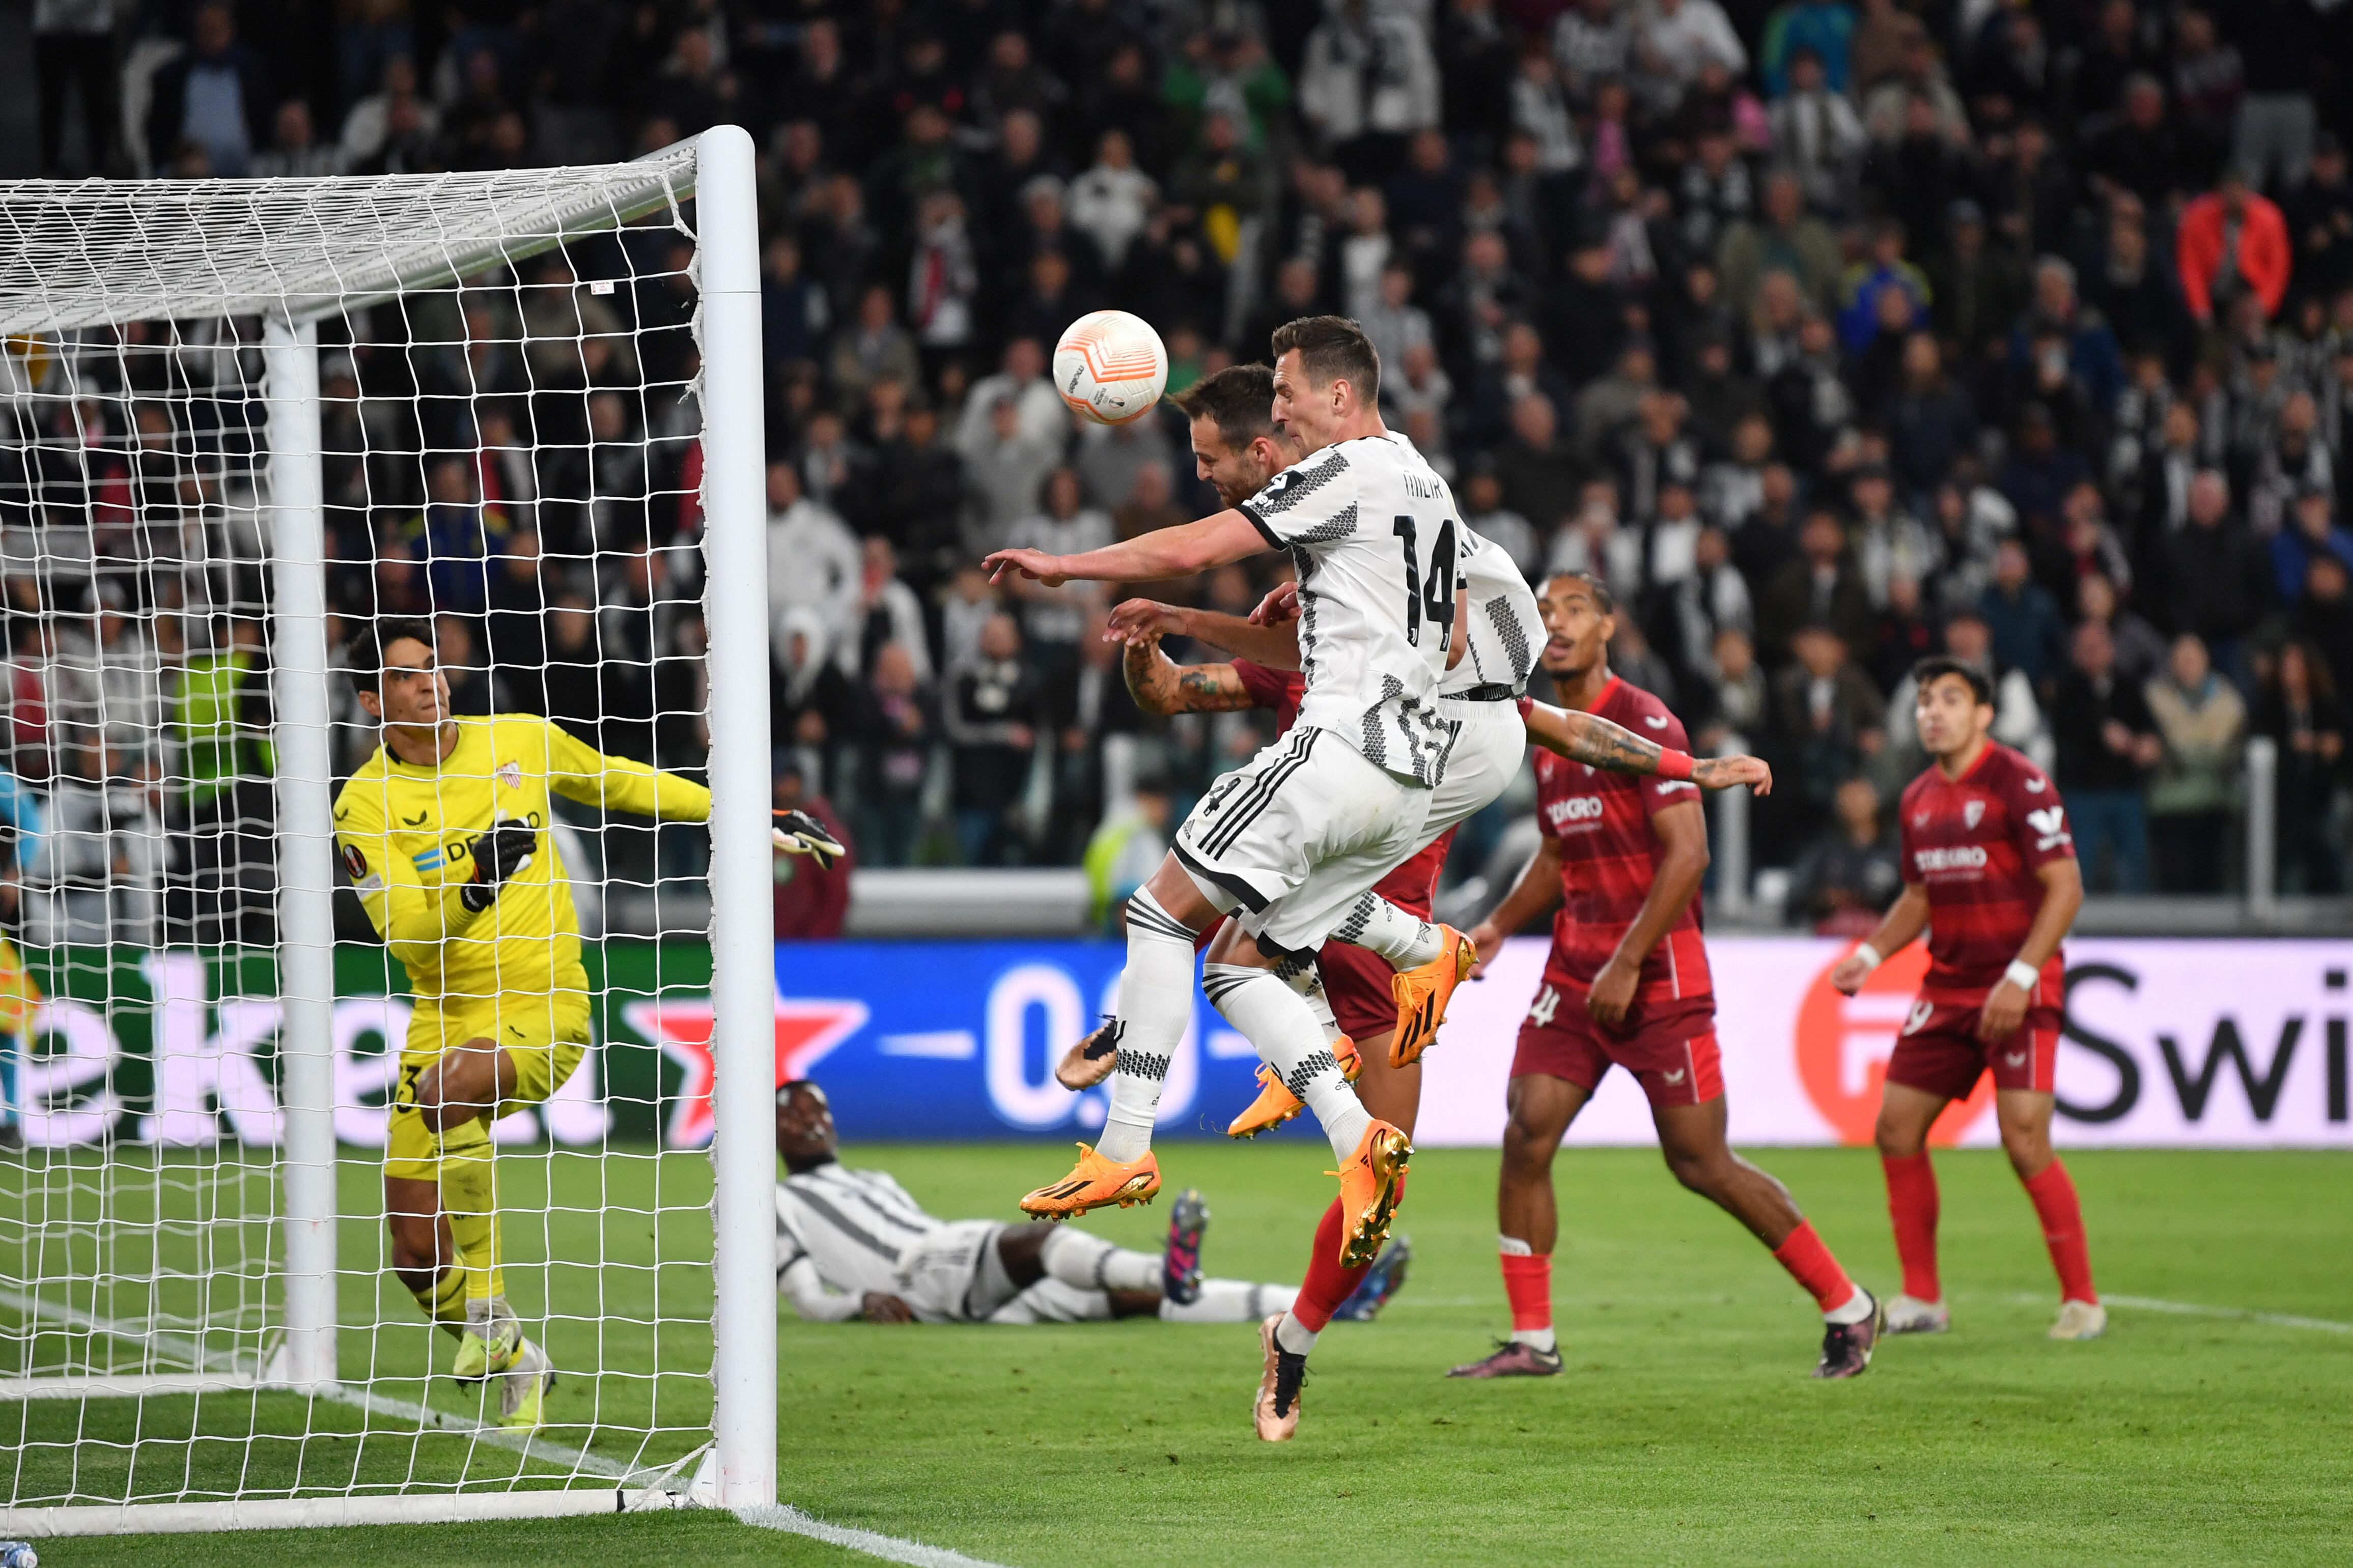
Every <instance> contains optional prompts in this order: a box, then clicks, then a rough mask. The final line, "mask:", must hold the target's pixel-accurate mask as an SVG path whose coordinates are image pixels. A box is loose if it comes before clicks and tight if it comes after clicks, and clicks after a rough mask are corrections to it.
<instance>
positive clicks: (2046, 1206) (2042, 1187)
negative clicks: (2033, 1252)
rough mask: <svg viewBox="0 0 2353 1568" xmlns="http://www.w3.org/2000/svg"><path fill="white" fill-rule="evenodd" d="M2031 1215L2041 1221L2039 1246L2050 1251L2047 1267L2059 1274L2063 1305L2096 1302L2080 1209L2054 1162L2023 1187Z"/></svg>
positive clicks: (2066, 1178)
mask: <svg viewBox="0 0 2353 1568" xmlns="http://www.w3.org/2000/svg"><path fill="white" fill-rule="evenodd" d="M2026 1195H2027V1196H2028V1197H2030V1198H2031V1199H2033V1200H2034V1212H2035V1214H2036V1215H2037V1216H2038V1217H2040V1218H2041V1219H2042V1245H2044V1246H2045V1247H2049V1248H2050V1249H2051V1267H2052V1268H2054V1269H2056V1270H2057V1271H2058V1274H2059V1299H2060V1300H2063V1301H2090V1302H2094V1303H2096V1302H2098V1300H2099V1299H2100V1298H2099V1294H2098V1292H2096V1291H2094V1289H2092V1254H2091V1250H2090V1248H2088V1247H2085V1245H2084V1207H2083V1205H2081V1204H2080V1203H2078V1202H2077V1201H2076V1199H2075V1183H2074V1181H2073V1178H2072V1177H2070V1176H2069V1175H2068V1174H2067V1167H2066V1166H2065V1165H2063V1164H2062V1163H2060V1162H2058V1161H2057V1160H2053V1161H2052V1162H2051V1163H2050V1164H2048V1165H2046V1166H2044V1167H2043V1169H2042V1174H2041V1175H2039V1176H2036V1177H2034V1178H2033V1179H2031V1181H2029V1182H2028V1183H2027V1184H2026Z"/></svg>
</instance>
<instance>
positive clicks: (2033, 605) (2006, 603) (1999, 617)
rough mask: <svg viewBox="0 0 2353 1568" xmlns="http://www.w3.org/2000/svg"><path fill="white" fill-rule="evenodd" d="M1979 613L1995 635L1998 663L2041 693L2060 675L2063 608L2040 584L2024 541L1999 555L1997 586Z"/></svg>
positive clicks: (2007, 544)
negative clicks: (2021, 677)
mask: <svg viewBox="0 0 2353 1568" xmlns="http://www.w3.org/2000/svg"><path fill="white" fill-rule="evenodd" d="M1978 612H1979V613H1980V614H1981V615H1983V616H1984V617H1985V623H1986V628H1987V629H1988V630H1989V631H1990V632H1991V633H1992V634H1993V656H1994V659H1995V662H1996V663H1998V664H2000V666H2001V667H2002V668H2005V669H2016V670H2019V671H2021V672H2022V673H2023V674H2024V675H2025V677H2026V679H2028V680H2030V681H2031V682H2032V683H2033V684H2034V685H2035V687H2036V688H2037V689H2041V688H2042V685H2043V683H2044V682H2045V681H2046V680H2047V679H2050V678H2052V676H2055V675H2056V674H2057V673H2058V670H2059V661H2060V659H2061V658H2062V657H2063V652H2062V649H2061V647H2060V645H2061V643H2062V642H2063V640H2064V639H2063V632H2064V629H2065V626H2064V623H2063V621H2062V620H2061V619H2060V616H2059V606H2058V605H2057V603H2055V602H2054V601H2053V600H2052V597H2051V595H2050V594H2049V593H2048V592H2047V591H2046V590H2045V589H2044V588H2043V586H2042V584H2040V583H2037V582H2036V581H2034V576H2033V566H2032V563H2031V560H2030V559H2029V558H2028V556H2027V553H2026V546H2025V544H2024V543H2023V542H2021V541H2020V540H2017V539H2005V540H2003V541H2002V542H2001V543H2000V546H1999V547H1998V548H1997V549H1996V550H1995V552H1994V558H1993V581H1992V582H1991V583H1989V584H1987V585H1986V591H1985V594H1984V596H1983V597H1981V598H1979V599H1978Z"/></svg>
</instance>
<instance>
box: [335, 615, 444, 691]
mask: <svg viewBox="0 0 2353 1568" xmlns="http://www.w3.org/2000/svg"><path fill="white" fill-rule="evenodd" d="M396 642H421V643H423V644H424V645H425V646H426V647H428V648H430V647H433V646H434V637H433V627H432V626H431V624H430V623H428V622H426V621H421V620H417V619H414V618H412V617H409V616H392V617H391V618H389V619H386V620H381V621H375V620H371V621H366V622H363V623H362V624H361V626H360V629H359V631H358V633H357V634H356V635H354V636H353V638H352V640H351V641H350V642H349V643H346V644H345V645H344V652H345V655H346V657H347V658H349V659H350V661H351V674H352V679H354V680H357V681H359V682H360V683H361V684H362V686H363V687H372V686H373V685H374V684H375V682H374V681H373V680H372V679H368V678H369V677H373V676H381V675H382V674H383V673H384V656H385V650H386V649H388V648H390V647H392V645H393V644H395V643H396Z"/></svg>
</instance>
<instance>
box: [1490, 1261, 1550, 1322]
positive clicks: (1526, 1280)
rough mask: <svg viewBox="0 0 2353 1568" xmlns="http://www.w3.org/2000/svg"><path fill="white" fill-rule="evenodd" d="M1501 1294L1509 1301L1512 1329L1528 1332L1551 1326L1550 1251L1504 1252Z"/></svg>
mask: <svg viewBox="0 0 2353 1568" xmlns="http://www.w3.org/2000/svg"><path fill="white" fill-rule="evenodd" d="M1500 1258H1501V1261H1502V1263H1503V1265H1504V1298H1505V1299H1506V1300H1509V1301H1510V1302H1511V1304H1512V1330H1513V1331H1514V1333H1524V1332H1530V1331H1535V1330H1538V1329H1549V1328H1551V1327H1552V1254H1551V1253H1549V1252H1535V1253H1528V1252H1506V1253H1503V1254H1501V1255H1500Z"/></svg>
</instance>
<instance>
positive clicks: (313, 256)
mask: <svg viewBox="0 0 2353 1568" xmlns="http://www.w3.org/2000/svg"><path fill="white" fill-rule="evenodd" d="M696 164H697V159H696V147H695V143H693V142H681V143H679V144H678V145H676V146H672V147H668V148H664V149H663V150H662V151H660V152H659V153H649V154H648V155H647V156H646V157H644V158H640V159H638V161H636V162H635V163H614V164H598V165H594V166H588V167H580V168H567V169H512V170H492V171H489V172H485V173H480V174H389V175H385V176H382V177H380V178H375V179H354V178H350V177H334V178H325V179H311V180H73V181H69V180H16V181H8V182H5V183H0V333H28V332H54V331H67V330H69V329H71V328H75V327H93V326H105V325H109V324H111V323H115V322H121V321H165V320H188V319H193V318H201V317H208V316H247V315H274V316H281V317H284V318H286V319H288V320H290V321H294V322H298V323H299V322H301V321H311V320H314V319H316V318H318V317H321V316H323V315H327V314H331V313H332V312H335V311H340V310H359V309H362V308H364V307H365V306H368V305H372V304H375V303H376V302H378V301H380V300H386V299H389V298H391V297H392V296H394V295H395V294H398V293H402V292H406V291H409V290H414V289H433V288H438V287H441V286H443V285H446V284H448V283H450V282H453V281H456V280H457V279H463V278H467V277H470V276H471V275H472V274H474V273H476V272H479V271H480V270H481V269H482V268H485V267H488V266H491V265H492V264H494V263H509V264H511V263H513V262H515V261H519V260H523V259H527V258H530V257H533V256H535V255H537V254H539V253H540V252H542V251H545V250H550V249H553V248H554V247H556V246H558V245H562V244H564V243H565V242H566V241H569V240H575V239H579V238H583V237H586V236H589V235H593V234H597V233H602V232H604V231H606V230H609V229H615V228H618V227H620V226H623V225H625V224H628V223H630V222H632V221H634V220H636V219H638V218H640V217H643V216H646V215H648V214H649V213H653V212H658V211H659V210H661V208H663V207H664V206H666V205H667V206H672V207H674V206H676V205H678V204H680V203H681V202H684V201H686V200H687V199H689V198H690V197H691V195H693V194H694V188H695V176H696Z"/></svg>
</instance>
